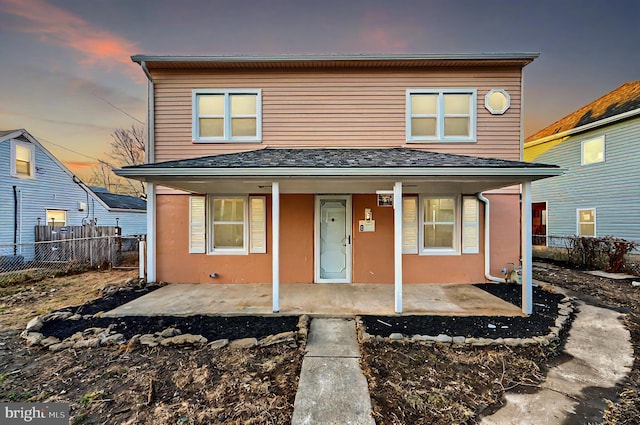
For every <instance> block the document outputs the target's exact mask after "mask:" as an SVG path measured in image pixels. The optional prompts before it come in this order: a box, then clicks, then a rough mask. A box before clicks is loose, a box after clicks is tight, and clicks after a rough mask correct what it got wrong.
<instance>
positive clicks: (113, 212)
mask: <svg viewBox="0 0 640 425" xmlns="http://www.w3.org/2000/svg"><path fill="white" fill-rule="evenodd" d="M52 222H53V223H54V224H55V225H57V226H61V225H63V226H80V225H84V224H97V225H101V226H116V225H118V226H120V227H121V228H122V234H123V235H133V234H136V235H137V234H146V201H145V200H143V199H140V198H136V197H133V196H126V195H117V194H112V193H109V192H107V191H106V190H104V189H99V188H91V187H89V186H87V185H85V184H84V183H83V182H82V181H81V180H80V179H78V177H76V176H75V175H74V174H73V173H72V172H71V171H70V170H69V169H68V168H67V167H66V166H64V165H63V164H62V162H60V161H59V160H58V159H57V158H56V157H55V156H53V155H52V154H51V153H50V152H49V151H47V150H46V149H45V148H44V147H43V146H42V145H41V144H40V143H39V142H38V141H37V140H36V139H35V138H34V137H33V136H32V135H31V134H29V133H28V132H27V131H26V130H24V129H20V130H8V131H0V256H12V255H23V256H24V257H25V259H27V260H28V259H30V258H29V252H33V249H30V250H29V249H26V248H24V247H25V245H24V244H29V243H33V242H34V239H35V226H37V225H38V224H40V225H45V224H51V223H52Z"/></svg>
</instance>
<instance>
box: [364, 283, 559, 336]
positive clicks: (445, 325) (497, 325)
mask: <svg viewBox="0 0 640 425" xmlns="http://www.w3.org/2000/svg"><path fill="white" fill-rule="evenodd" d="M476 286H477V287H479V288H481V289H483V290H485V291H487V292H490V293H491V294H493V295H495V296H497V297H499V298H502V299H504V300H505V301H508V302H510V303H513V304H515V305H520V303H521V299H522V297H521V291H522V287H521V286H519V285H512V284H479V285H476ZM562 298H564V295H561V294H554V293H551V292H548V291H545V290H543V289H541V288H539V287H534V288H533V314H532V315H531V316H529V317H502V316H363V317H362V320H363V322H364V325H365V328H366V330H367V332H368V333H369V334H371V335H380V336H383V337H388V336H389V335H391V334H392V333H401V334H403V335H405V336H413V335H431V336H437V335H440V334H445V335H450V336H464V337H476V338H529V337H533V336H543V335H547V334H548V333H549V327H551V326H554V324H555V319H556V317H557V314H558V302H559V301H560V300H561V299H562Z"/></svg>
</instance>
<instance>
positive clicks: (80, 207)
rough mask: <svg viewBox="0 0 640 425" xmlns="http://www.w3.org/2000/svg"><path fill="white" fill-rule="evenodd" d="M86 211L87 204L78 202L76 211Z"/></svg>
mask: <svg viewBox="0 0 640 425" xmlns="http://www.w3.org/2000/svg"><path fill="white" fill-rule="evenodd" d="M86 209H87V204H85V203H84V202H78V211H84V210H86Z"/></svg>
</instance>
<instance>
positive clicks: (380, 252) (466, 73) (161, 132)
mask: <svg viewBox="0 0 640 425" xmlns="http://www.w3.org/2000/svg"><path fill="white" fill-rule="evenodd" d="M536 57H537V54H529V53H524V54H478V55H468V54H459V55H351V56H263V57H255V56H254V57H246V56H205V57H193V56H145V55H137V56H133V58H132V59H133V61H134V62H136V63H138V64H140V66H141V67H142V69H143V71H144V72H145V74H146V76H147V78H148V84H149V138H148V146H147V161H148V164H145V165H140V166H135V167H125V168H122V169H120V170H117V174H119V175H121V176H126V177H130V178H136V179H139V180H142V181H145V182H147V192H148V202H149V210H148V211H149V215H148V220H149V227H148V264H147V268H148V279H149V280H154V279H158V280H163V281H168V282H211V283H214V282H225V283H242V282H252V283H270V284H271V285H272V286H273V310H274V311H278V308H279V305H278V294H279V285H280V284H281V283H336V284H338V283H343V284H345V283H346V284H348V283H352V282H354V283H389V284H394V285H395V310H396V311H397V312H401V311H402V285H404V284H411V283H448V282H457V283H478V282H483V281H485V280H486V279H493V280H502V279H501V278H500V279H499V278H496V277H494V275H495V274H499V273H500V269H501V268H502V267H503V266H504V265H505V264H506V263H509V262H512V263H516V264H517V263H518V261H519V260H520V258H521V257H522V258H523V267H524V273H523V277H524V282H525V285H523V288H524V289H523V290H524V291H525V294H524V295H525V297H524V300H525V301H524V303H523V309H524V310H525V311H526V312H530V311H531V300H530V290H531V287H530V268H529V258H530V240H529V239H527V238H524V239H522V240H521V233H522V234H523V235H530V233H531V232H530V229H529V230H526V229H527V226H529V219H528V217H529V215H530V207H529V203H528V202H529V196H530V195H529V186H530V182H531V181H532V180H536V179H539V178H544V177H548V176H553V175H557V174H559V173H560V170H559V169H558V168H557V167H554V166H546V165H541V164H530V163H525V162H521V154H522V151H521V148H522V144H521V121H522V116H521V110H522V68H523V67H524V66H525V65H527V64H528V63H530V62H531V61H533V60H534V59H535V58H536ZM520 187H522V197H523V201H522V208H521V202H520V196H521V190H520ZM521 213H522V217H521ZM521 220H522V223H523V224H524V225H523V226H522V227H523V230H522V232H521ZM529 227H530V226H529ZM527 291H528V292H527Z"/></svg>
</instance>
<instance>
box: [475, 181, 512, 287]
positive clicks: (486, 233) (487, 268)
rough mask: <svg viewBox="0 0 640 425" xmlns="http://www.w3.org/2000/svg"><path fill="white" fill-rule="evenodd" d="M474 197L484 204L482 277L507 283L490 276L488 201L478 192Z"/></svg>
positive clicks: (500, 278)
mask: <svg viewBox="0 0 640 425" xmlns="http://www.w3.org/2000/svg"><path fill="white" fill-rule="evenodd" d="M476 197H477V198H478V200H479V201H481V202H483V203H484V277H485V278H486V279H487V280H489V281H491V282H498V283H505V282H506V281H507V280H506V279H505V278H502V277H496V276H492V275H491V237H490V234H489V231H490V222H491V220H490V219H489V212H490V207H489V199H487V198H486V197H485V196H484V195H483V194H482V193H481V192H478V193H477V194H476Z"/></svg>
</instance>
